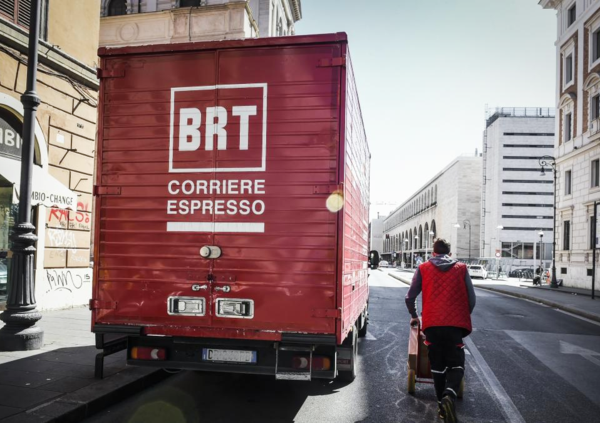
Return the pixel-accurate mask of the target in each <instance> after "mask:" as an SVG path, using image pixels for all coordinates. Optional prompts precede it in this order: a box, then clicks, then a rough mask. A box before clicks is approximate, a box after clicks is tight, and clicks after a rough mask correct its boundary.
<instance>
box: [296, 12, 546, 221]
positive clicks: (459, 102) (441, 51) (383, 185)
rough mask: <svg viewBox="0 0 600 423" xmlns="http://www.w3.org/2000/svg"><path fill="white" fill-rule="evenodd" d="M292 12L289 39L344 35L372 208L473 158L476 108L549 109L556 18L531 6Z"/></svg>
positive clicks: (398, 199)
mask: <svg viewBox="0 0 600 423" xmlns="http://www.w3.org/2000/svg"><path fill="white" fill-rule="evenodd" d="M302 15H303V17H302V20H301V21H299V22H297V23H296V34H298V35H301V34H317V33H331V32H341V31H344V32H346V33H347V34H348V38H349V45H350V52H351V55H352V62H353V65H354V71H355V74H356V79H357V84H358V91H359V96H360V101H361V108H362V111H363V118H364V120H365V126H366V130H367V137H368V139H369V147H370V149H371V155H372V162H371V202H372V203H373V204H375V203H378V202H385V203H394V204H396V205H400V204H401V203H402V202H403V201H404V200H406V199H407V198H408V197H409V196H410V195H412V194H413V193H414V192H415V191H416V190H418V189H419V188H420V187H421V186H422V185H423V184H425V183H426V182H427V181H428V180H429V179H431V178H432V177H433V176H435V174H437V173H438V172H439V171H441V170H442V169H443V168H444V167H445V166H446V165H447V164H448V163H450V162H451V161H452V160H453V159H454V158H455V157H456V156H458V155H460V154H463V153H464V154H475V149H476V148H477V149H479V151H481V143H482V132H483V129H484V128H485V123H484V122H485V107H486V105H488V106H489V107H554V106H555V88H554V87H555V73H556V69H555V60H556V58H555V54H556V53H555V47H554V41H555V40H556V13H555V12H554V11H553V10H544V9H542V7H541V6H539V5H538V0H369V1H365V0H302ZM392 208H394V207H393V206H373V207H372V208H371V217H376V215H377V212H380V213H381V214H382V215H386V214H387V213H388V212H389V211H390V210H391V209H392Z"/></svg>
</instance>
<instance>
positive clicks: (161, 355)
mask: <svg viewBox="0 0 600 423" xmlns="http://www.w3.org/2000/svg"><path fill="white" fill-rule="evenodd" d="M131 358H133V359H134V360H166V359H167V351H166V350H165V349H164V348H155V347H133V348H132V349H131Z"/></svg>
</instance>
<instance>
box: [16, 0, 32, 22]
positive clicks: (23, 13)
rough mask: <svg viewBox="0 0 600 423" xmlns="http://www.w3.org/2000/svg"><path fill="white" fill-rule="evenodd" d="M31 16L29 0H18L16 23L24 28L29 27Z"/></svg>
mask: <svg viewBox="0 0 600 423" xmlns="http://www.w3.org/2000/svg"><path fill="white" fill-rule="evenodd" d="M30 17H31V0H19V9H18V16H17V23H18V24H19V25H21V26H24V27H25V28H29V20H30Z"/></svg>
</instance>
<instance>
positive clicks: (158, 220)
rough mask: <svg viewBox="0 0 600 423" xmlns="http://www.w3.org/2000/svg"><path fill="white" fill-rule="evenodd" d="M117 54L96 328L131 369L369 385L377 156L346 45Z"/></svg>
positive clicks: (313, 40)
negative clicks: (361, 340) (361, 354)
mask: <svg viewBox="0 0 600 423" xmlns="http://www.w3.org/2000/svg"><path fill="white" fill-rule="evenodd" d="M99 56H100V59H101V62H100V63H101V64H100V69H99V71H98V72H99V78H100V81H101V85H100V105H99V120H98V147H97V153H96V154H97V169H96V171H97V176H96V183H95V188H94V194H95V196H96V214H95V221H94V228H95V232H94V286H93V298H92V300H91V301H90V308H91V309H92V311H93V312H92V330H93V331H94V332H95V333H96V334H97V336H98V335H102V334H106V333H111V334H122V335H123V336H126V337H127V348H128V363H129V364H135V365H142V366H155V367H164V368H175V369H177V368H179V369H197V370H209V371H225V372H240V373H257V374H271V375H275V376H276V377H277V378H280V379H300V380H308V379H310V378H313V377H322V378H334V377H336V376H337V375H338V374H339V375H340V376H342V377H346V378H349V379H352V378H353V377H354V376H353V375H354V374H355V357H356V343H357V339H356V338H357V336H358V335H359V333H361V332H362V334H365V333H366V324H367V303H368V294H369V290H368V283H367V277H368V274H367V272H368V270H367V260H368V216H369V215H368V207H369V174H370V169H369V165H370V154H369V150H368V145H367V140H366V135H365V130H364V126H363V120H362V116H361V111H360V105H359V100H358V94H357V90H356V85H355V80H354V75H353V72H352V66H351V62H350V56H349V54H348V46H347V37H346V34H344V33H337V34H328V35H314V36H295V37H280V38H264V39H252V40H237V41H220V42H201V43H186V44H168V45H152V46H136V47H123V48H101V49H100V51H99Z"/></svg>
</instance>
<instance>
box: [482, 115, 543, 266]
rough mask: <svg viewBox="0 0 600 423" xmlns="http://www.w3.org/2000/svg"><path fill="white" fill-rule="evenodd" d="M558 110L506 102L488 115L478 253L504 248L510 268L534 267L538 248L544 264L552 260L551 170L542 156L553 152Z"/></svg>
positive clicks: (503, 255) (504, 260) (504, 261)
mask: <svg viewBox="0 0 600 423" xmlns="http://www.w3.org/2000/svg"><path fill="white" fill-rule="evenodd" d="M554 114H555V112H554V108H512V107H503V108H498V109H496V110H494V111H493V113H491V115H490V116H489V118H488V119H487V121H486V129H485V131H484V136H483V153H482V163H483V165H482V170H483V175H482V176H483V177H482V183H483V185H482V198H481V200H482V201H481V241H482V244H481V252H480V254H481V257H491V258H495V257H497V256H496V254H500V255H501V258H502V267H503V268H504V269H505V270H507V271H508V270H511V269H512V268H514V267H529V268H533V266H534V265H536V264H539V263H540V252H542V259H543V260H544V266H545V268H546V267H548V266H549V264H550V259H551V257H552V231H553V228H552V219H553V204H554V185H553V178H552V172H546V174H545V175H544V176H541V175H540V170H541V169H540V163H539V160H540V159H541V158H542V157H543V156H552V155H553V154H554ZM540 232H541V235H542V236H541V237H540ZM540 239H541V240H542V243H543V246H544V248H540Z"/></svg>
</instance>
